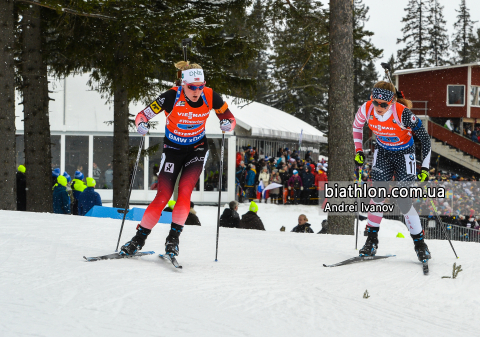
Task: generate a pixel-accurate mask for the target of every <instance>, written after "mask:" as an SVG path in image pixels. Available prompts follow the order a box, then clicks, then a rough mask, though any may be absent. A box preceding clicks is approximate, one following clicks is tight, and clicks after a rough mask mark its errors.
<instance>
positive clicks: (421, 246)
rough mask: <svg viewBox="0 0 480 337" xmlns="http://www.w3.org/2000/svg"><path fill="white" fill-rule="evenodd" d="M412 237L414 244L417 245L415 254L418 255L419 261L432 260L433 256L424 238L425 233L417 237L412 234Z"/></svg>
mask: <svg viewBox="0 0 480 337" xmlns="http://www.w3.org/2000/svg"><path fill="white" fill-rule="evenodd" d="M410 236H411V237H412V239H413V243H414V244H415V252H416V253H417V257H418V261H420V262H427V261H428V260H430V259H431V258H432V255H431V254H430V251H429V250H428V246H427V244H426V243H425V240H424V238H423V231H422V232H420V233H419V234H415V235H412V234H410Z"/></svg>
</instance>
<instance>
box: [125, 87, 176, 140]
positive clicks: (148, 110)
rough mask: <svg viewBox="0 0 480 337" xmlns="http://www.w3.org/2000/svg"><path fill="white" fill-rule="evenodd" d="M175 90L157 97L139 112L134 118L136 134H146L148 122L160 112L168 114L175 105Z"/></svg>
mask: <svg viewBox="0 0 480 337" xmlns="http://www.w3.org/2000/svg"><path fill="white" fill-rule="evenodd" d="M175 97H176V92H175V90H168V91H166V92H164V93H162V94H161V95H160V96H158V97H157V99H156V100H154V101H153V102H152V103H151V104H150V105H148V106H147V107H145V108H144V109H143V110H142V111H140V112H139V113H138V114H137V116H136V117H135V126H136V127H137V131H138V133H141V134H142V135H144V134H146V133H147V132H148V129H149V126H148V121H149V120H150V119H152V118H153V117H155V116H156V115H158V114H159V113H160V112H161V111H164V112H165V113H170V112H171V111H172V109H173V104H174V103H175Z"/></svg>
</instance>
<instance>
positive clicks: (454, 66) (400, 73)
mask: <svg viewBox="0 0 480 337" xmlns="http://www.w3.org/2000/svg"><path fill="white" fill-rule="evenodd" d="M470 66H480V62H475V63H467V64H457V65H453V66H439V67H426V68H415V69H403V70H395V72H394V73H393V75H405V74H414V73H421V72H425V71H437V70H445V69H453V68H463V67H470Z"/></svg>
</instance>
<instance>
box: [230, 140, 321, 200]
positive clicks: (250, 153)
mask: <svg viewBox="0 0 480 337" xmlns="http://www.w3.org/2000/svg"><path fill="white" fill-rule="evenodd" d="M327 171H328V163H327V161H326V160H325V159H320V160H318V161H317V162H315V161H314V160H313V159H312V156H311V152H310V151H307V152H306V153H305V156H304V158H301V156H300V153H299V152H298V151H297V150H291V149H289V148H284V149H282V148H280V149H278V152H277V155H276V157H268V156H264V155H261V154H259V153H258V151H257V149H256V148H255V147H251V146H247V147H245V148H244V149H242V151H240V152H237V154H236V175H235V181H236V187H237V189H236V191H237V197H238V201H239V202H244V201H250V202H251V201H254V200H258V202H262V201H263V202H265V203H266V202H268V199H270V202H271V203H276V204H299V203H301V204H305V205H310V204H315V205H316V204H318V203H319V202H321V201H322V200H323V190H324V185H325V183H326V182H328V178H327ZM272 184H275V185H272ZM269 185H270V186H269Z"/></svg>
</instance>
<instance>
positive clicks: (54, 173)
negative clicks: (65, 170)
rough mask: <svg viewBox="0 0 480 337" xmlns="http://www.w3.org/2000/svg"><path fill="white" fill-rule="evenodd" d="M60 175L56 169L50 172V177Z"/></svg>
mask: <svg viewBox="0 0 480 337" xmlns="http://www.w3.org/2000/svg"><path fill="white" fill-rule="evenodd" d="M59 175H60V169H59V168H58V167H57V168H56V169H54V170H53V171H52V177H58V176H59Z"/></svg>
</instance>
